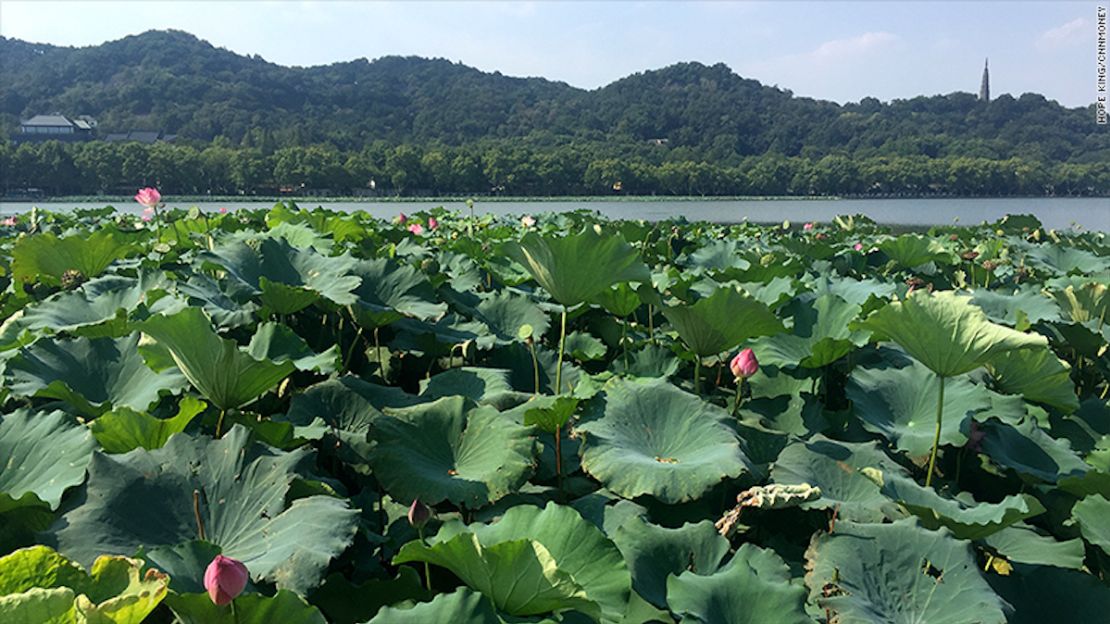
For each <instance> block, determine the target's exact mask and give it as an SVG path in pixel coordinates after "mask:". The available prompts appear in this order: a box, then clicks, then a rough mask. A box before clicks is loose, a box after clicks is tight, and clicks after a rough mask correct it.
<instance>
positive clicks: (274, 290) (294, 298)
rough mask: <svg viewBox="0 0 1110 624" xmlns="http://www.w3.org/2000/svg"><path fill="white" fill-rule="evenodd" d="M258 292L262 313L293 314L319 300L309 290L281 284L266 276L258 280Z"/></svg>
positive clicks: (317, 295)
mask: <svg viewBox="0 0 1110 624" xmlns="http://www.w3.org/2000/svg"><path fill="white" fill-rule="evenodd" d="M258 290H259V295H258V300H259V301H261V302H262V306H263V311H264V313H266V312H267V311H269V312H273V313H276V314H293V313H294V312H299V311H301V310H303V309H305V308H307V307H308V306H310V305H312V304H313V303H316V301H317V300H319V299H320V295H319V293H317V292H316V291H314V290H312V289H311V288H307V287H305V286H290V285H288V284H282V283H281V282H275V281H273V280H271V279H269V278H268V277H266V276H262V277H260V278H258ZM267 315H268V314H267Z"/></svg>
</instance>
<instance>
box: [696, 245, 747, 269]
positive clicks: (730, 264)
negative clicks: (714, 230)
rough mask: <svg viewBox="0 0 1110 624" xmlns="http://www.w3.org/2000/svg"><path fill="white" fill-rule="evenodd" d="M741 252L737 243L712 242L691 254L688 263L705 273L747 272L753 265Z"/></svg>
mask: <svg viewBox="0 0 1110 624" xmlns="http://www.w3.org/2000/svg"><path fill="white" fill-rule="evenodd" d="M740 252H741V250H740V244H739V242H737V241H734V240H719V241H711V242H709V243H706V244H705V245H703V246H701V247H699V248H698V249H697V250H695V251H694V252H693V253H691V254H690V255H689V257H688V262H689V265H690V266H691V267H697V268H700V269H703V270H705V271H724V270H727V269H739V270H745V269H747V268H748V267H750V266H751V263H750V262H748V261H747V260H745V259H744V257H743V256H742V255H741V253H740Z"/></svg>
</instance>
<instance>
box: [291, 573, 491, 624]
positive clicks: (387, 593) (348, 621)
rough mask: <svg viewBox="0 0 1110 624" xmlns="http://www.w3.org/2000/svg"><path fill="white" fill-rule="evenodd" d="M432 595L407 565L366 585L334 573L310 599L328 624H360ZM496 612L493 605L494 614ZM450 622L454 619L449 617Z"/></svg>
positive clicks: (418, 576)
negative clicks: (388, 576) (388, 609)
mask: <svg viewBox="0 0 1110 624" xmlns="http://www.w3.org/2000/svg"><path fill="white" fill-rule="evenodd" d="M467 591H469V590H467ZM476 595H477V596H481V594H476ZM430 596H431V593H430V592H429V591H428V590H426V589H425V588H424V580H423V579H422V578H421V577H420V573H419V572H417V571H416V568H415V567H412V566H404V567H402V568H400V569H398V570H397V575H396V576H394V577H393V578H375V579H371V580H368V581H366V582H363V583H352V582H351V581H349V580H347V578H346V577H345V576H343V575H342V574H340V573H338V572H333V573H332V574H330V575H329V576H328V578H327V579H325V580H324V584H323V585H321V586H320V587H318V588H317V589H316V590H315V591H313V592H312V595H311V596H309V600H310V601H311V602H312V604H314V605H316V606H317V607H319V608H320V611H322V612H323V613H324V616H325V617H327V619H328V622H331V623H332V624H356V623H357V622H365V621H366V620H368V619H370V618H372V617H374V616H375V614H377V613H378V612H379V611H381V610H382V609H383V608H386V607H389V606H390V605H393V606H394V607H393V608H395V609H399V608H401V605H400V604H399V603H402V602H405V601H410V600H411V601H418V600H427V599H428V598H429V597H430ZM492 611H493V607H492V605H491V606H490V612H492ZM387 613H390V612H389V611H387ZM417 613H419V612H417ZM433 621H435V620H433ZM447 621H453V620H450V618H448V620H447ZM498 624H500V623H498Z"/></svg>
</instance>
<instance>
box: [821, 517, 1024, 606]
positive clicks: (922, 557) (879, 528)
mask: <svg viewBox="0 0 1110 624" xmlns="http://www.w3.org/2000/svg"><path fill="white" fill-rule="evenodd" d="M806 558H807V560H808V561H807V565H806V568H807V570H808V572H807V574H806V585H808V586H809V597H810V600H813V601H816V602H817V604H818V605H820V606H821V607H823V608H825V609H828V610H829V611H830V612H831V613H832V614H833V616H835V618H836V621H837V622H844V623H845V624H847V623H849V622H851V623H857V622H860V623H863V622H867V623H873V624H916V623H918V622H929V624H967V623H968V622H977V623H978V624H1003V623H1004V622H1006V617H1005V615H1004V613H1003V604H1004V603H1003V602H1002V600H1001V599H1000V598H999V597H998V596H997V595H996V594H995V593H994V592H993V591H992V590H991V588H990V586H989V585H987V582H986V581H984V580H983V577H982V576H980V575H979V570H978V568H977V566H976V563H975V560H974V559H973V558H972V555H971V548H970V547H969V545H968V544H967V543H966V542H960V541H957V540H955V539H953V538H952V536H951V534H950V533H949V532H948V531H946V530H944V529H941V530H939V531H929V530H926V529H924V528H921V527H920V526H918V525H917V522H916V520H914V519H912V518H907V519H905V520H899V521H897V522H895V523H893V524H856V523H854V522H838V523H837V525H836V532H835V533H832V534H820V533H819V534H818V535H817V537H816V538H815V539H814V541H813V543H811V544H810V548H809V550H808V551H807V553H806Z"/></svg>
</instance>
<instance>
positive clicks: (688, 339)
mask: <svg viewBox="0 0 1110 624" xmlns="http://www.w3.org/2000/svg"><path fill="white" fill-rule="evenodd" d="M662 311H663V314H664V315H665V316H666V317H667V320H668V321H670V322H671V324H672V325H674V327H675V329H676V330H677V331H678V335H679V336H681V337H682V341H683V342H685V343H686V346H687V347H689V348H690V350H691V351H693V352H694V354H696V355H700V356H702V357H708V356H710V355H717V354H718V353H721V352H723V351H727V350H729V349H732V348H733V347H735V346H737V345H739V344H740V343H742V342H744V341H745V340H748V339H749V338H755V337H756V336H766V335H770V334H775V333H778V332H781V331H783V329H784V328H783V326H782V321H780V320H779V319H778V317H776V316H775V315H774V313H773V312H771V310H770V308H768V307H767V306H766V305H764V304H762V303H760V302H759V301H756V300H755V299H754V298H752V296H751V295H749V294H747V293H745V292H741V291H739V290H737V289H736V288H733V287H731V286H725V287H722V288H718V289H717V290H716V292H714V293H713V294H712V295H710V296H709V297H706V298H704V299H701V300H699V301H697V302H696V303H694V304H692V305H680V306H673V307H670V306H668V307H664V308H663V309H662Z"/></svg>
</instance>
